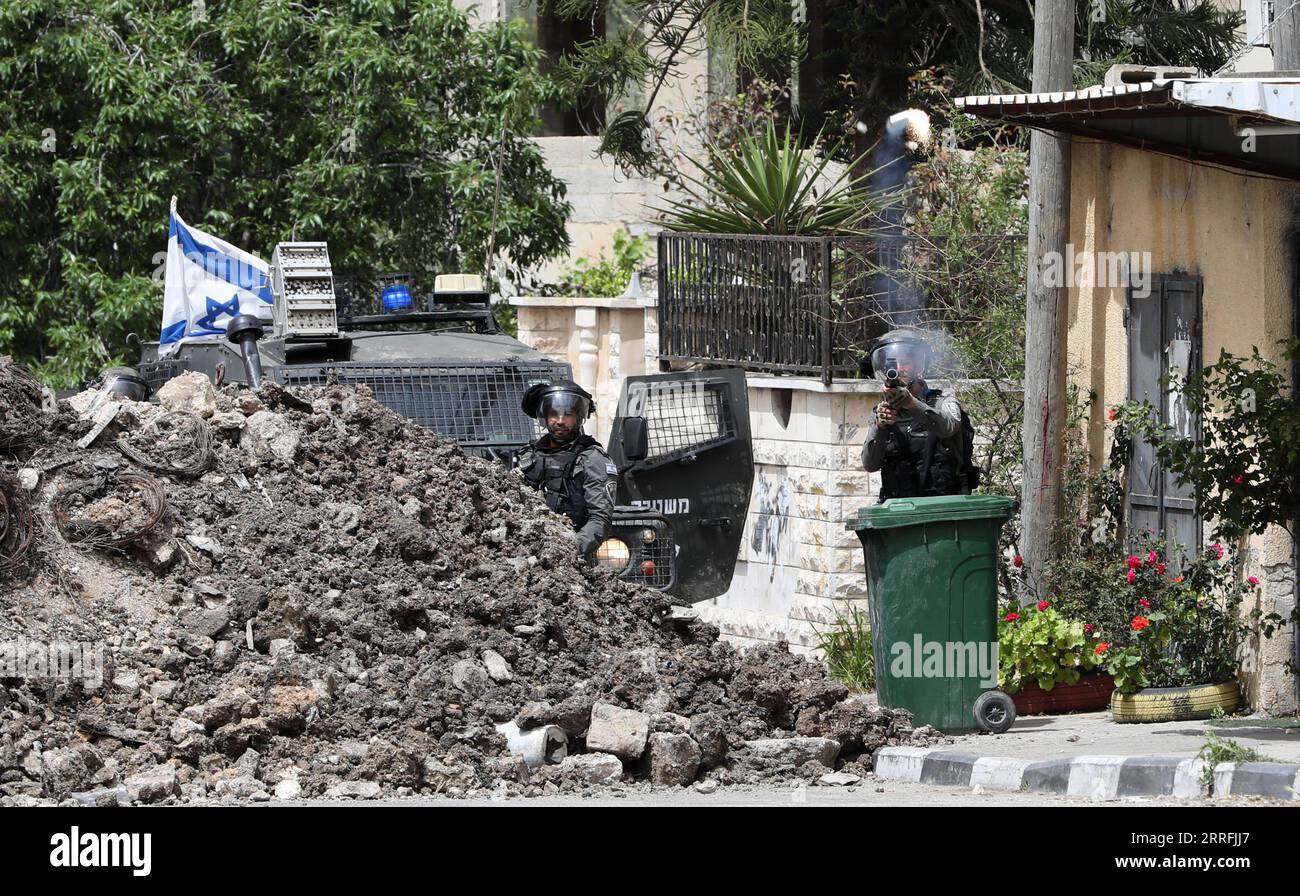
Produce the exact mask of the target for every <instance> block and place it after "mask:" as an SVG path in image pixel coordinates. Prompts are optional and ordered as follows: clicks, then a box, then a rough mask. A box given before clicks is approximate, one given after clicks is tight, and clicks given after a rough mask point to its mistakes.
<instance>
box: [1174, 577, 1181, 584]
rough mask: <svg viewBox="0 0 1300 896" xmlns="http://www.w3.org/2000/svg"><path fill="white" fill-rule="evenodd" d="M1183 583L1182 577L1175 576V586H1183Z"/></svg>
mask: <svg viewBox="0 0 1300 896" xmlns="http://www.w3.org/2000/svg"><path fill="white" fill-rule="evenodd" d="M1182 583H1183V577H1182V576H1174V584H1175V585H1181V584H1182Z"/></svg>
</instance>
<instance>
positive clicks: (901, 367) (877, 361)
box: [861, 327, 930, 382]
mask: <svg viewBox="0 0 1300 896" xmlns="http://www.w3.org/2000/svg"><path fill="white" fill-rule="evenodd" d="M929 360H930V345H929V343H927V342H926V340H925V336H924V335H923V334H922V333H921V332H920V331H919V330H913V329H911V328H910V327H900V328H899V329H897V330H890V331H889V332H888V333H886V334H885V335H883V336H881V337H880V338H879V339H876V340H875V341H874V342H872V343H871V354H869V355H867V357H865V358H863V359H862V365H861V366H862V374H863V375H864V376H874V377H875V378H876V379H878V380H880V381H881V382H886V381H889V380H895V379H898V378H900V376H901V379H903V380H904V381H908V382H910V381H911V380H914V379H924V377H925V368H926V364H927V363H928V362H929Z"/></svg>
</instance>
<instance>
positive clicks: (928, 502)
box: [845, 495, 1017, 531]
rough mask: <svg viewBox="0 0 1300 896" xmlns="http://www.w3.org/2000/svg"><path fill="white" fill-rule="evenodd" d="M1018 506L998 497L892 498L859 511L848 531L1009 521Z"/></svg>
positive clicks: (849, 520) (849, 522)
mask: <svg viewBox="0 0 1300 896" xmlns="http://www.w3.org/2000/svg"><path fill="white" fill-rule="evenodd" d="M1016 503H1017V502H1015V501H1013V500H1012V499H1010V498H1003V497H1001V496H999V495H939V496H937V497H933V498H890V499H889V500H888V501H885V502H883V503H881V504H872V505H870V506H867V507H863V508H861V509H859V510H858V512H857V513H856V514H854V515H853V516H851V517H850V518H849V519H848V521H847V522H846V524H845V528H846V529H851V530H853V531H857V530H859V529H893V528H896V527H898V526H917V525H921V524H922V523H933V522H938V521H941V520H972V519H1007V518H1009V517H1010V516H1011V514H1012V513H1013V512H1014V511H1015V508H1016Z"/></svg>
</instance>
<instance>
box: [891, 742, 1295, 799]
mask: <svg viewBox="0 0 1300 896" xmlns="http://www.w3.org/2000/svg"><path fill="white" fill-rule="evenodd" d="M1204 768H1205V763H1204V762H1202V761H1200V760H1199V759H1178V758H1176V757H1162V756H1073V757H1070V758H1068V759H1047V760H1037V761H1036V760H1030V759H1012V758H1009V757H1005V756H976V755H974V754H972V753H962V752H958V751H956V750H942V749H928V748H925V747H882V748H881V749H880V750H878V751H877V752H876V754H875V772H876V777H877V778H879V779H881V780H884V781H907V782H909V783H913V784H934V785H938V786H944V787H972V788H973V787H982V788H983V789H985V790H1000V791H1024V792H1026V793H1049V794H1057V795H1060V796H1076V797H1085V798H1087V799H1093V800H1117V799H1124V798H1126V797H1151V796H1172V797H1177V798H1180V799H1204V798H1205V797H1207V796H1208V795H1209V794H1208V793H1207V792H1206V789H1205V788H1204V787H1203V786H1202V785H1201V774H1202V772H1203V770H1204ZM1214 795H1215V796H1218V797H1225V796H1262V797H1269V798H1271V799H1278V800H1300V765H1288V764H1283V763H1280V762H1221V763H1219V764H1218V765H1217V766H1215V768H1214Z"/></svg>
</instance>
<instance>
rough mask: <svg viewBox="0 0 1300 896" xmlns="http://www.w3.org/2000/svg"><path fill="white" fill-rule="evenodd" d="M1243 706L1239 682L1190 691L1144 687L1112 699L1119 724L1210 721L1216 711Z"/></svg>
mask: <svg viewBox="0 0 1300 896" xmlns="http://www.w3.org/2000/svg"><path fill="white" fill-rule="evenodd" d="M1240 705H1241V687H1240V686H1239V685H1238V684H1237V682H1235V681H1229V682H1226V683H1224V684H1197V685H1192V686H1191V687H1186V688H1143V689H1142V690H1140V691H1138V692H1137V693H1136V694H1121V693H1120V692H1119V691H1116V692H1115V693H1114V694H1112V695H1111V698H1110V711H1111V713H1112V715H1114V717H1115V721H1116V722H1185V721H1189V720H1191V719H1208V718H1210V717H1211V716H1213V715H1214V712H1215V710H1222V711H1223V712H1225V713H1230V712H1235V711H1236V709H1237V707H1238V706H1240Z"/></svg>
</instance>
